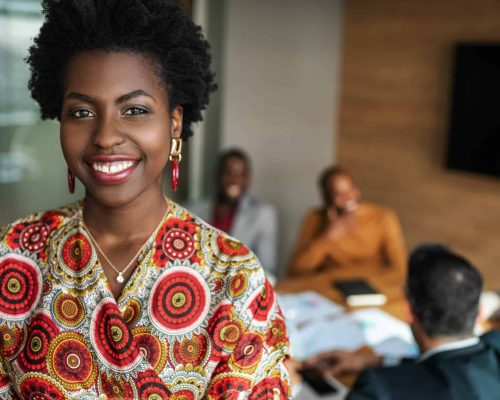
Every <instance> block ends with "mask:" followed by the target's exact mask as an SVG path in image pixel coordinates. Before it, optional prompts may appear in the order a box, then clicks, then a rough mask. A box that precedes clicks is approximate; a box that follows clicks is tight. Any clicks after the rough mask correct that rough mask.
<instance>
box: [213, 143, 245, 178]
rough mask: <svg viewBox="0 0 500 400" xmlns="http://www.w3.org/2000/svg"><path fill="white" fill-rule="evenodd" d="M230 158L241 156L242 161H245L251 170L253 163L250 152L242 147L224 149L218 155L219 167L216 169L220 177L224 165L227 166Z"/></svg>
mask: <svg viewBox="0 0 500 400" xmlns="http://www.w3.org/2000/svg"><path fill="white" fill-rule="evenodd" d="M230 158H239V159H240V160H241V161H243V162H244V163H245V167H246V169H247V172H250V169H251V165H250V157H249V156H248V154H247V153H245V152H244V151H243V150H241V149H238V148H232V149H228V150H225V151H223V152H222V153H220V154H219V157H217V167H216V170H215V171H216V174H217V177H219V176H220V175H221V174H222V172H223V171H224V167H225V166H226V163H227V160H229V159H230Z"/></svg>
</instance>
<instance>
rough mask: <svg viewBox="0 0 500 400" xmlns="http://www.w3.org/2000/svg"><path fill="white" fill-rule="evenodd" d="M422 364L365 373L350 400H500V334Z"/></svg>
mask: <svg viewBox="0 0 500 400" xmlns="http://www.w3.org/2000/svg"><path fill="white" fill-rule="evenodd" d="M480 339H481V340H480V342H479V343H478V344H476V345H473V346H469V347H466V348H463V349H458V350H449V351H445V352H442V353H437V354H435V355H433V356H431V357H429V358H428V359H426V360H424V361H422V362H409V363H404V364H400V365H398V366H396V367H389V368H384V367H383V368H375V369H372V370H367V371H365V372H363V373H362V374H361V375H360V377H359V378H358V380H357V381H356V383H355V384H354V387H353V388H352V390H351V392H350V393H349V395H348V397H347V400H367V399H377V400H417V399H418V400H423V399H425V400H457V399H460V400H462V399H463V400H496V399H500V332H489V333H487V334H486V335H483V336H482V337H481V338H480Z"/></svg>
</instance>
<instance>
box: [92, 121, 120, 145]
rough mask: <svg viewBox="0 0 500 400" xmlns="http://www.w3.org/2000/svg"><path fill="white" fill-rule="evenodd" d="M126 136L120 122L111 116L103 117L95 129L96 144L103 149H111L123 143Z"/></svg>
mask: <svg viewBox="0 0 500 400" xmlns="http://www.w3.org/2000/svg"><path fill="white" fill-rule="evenodd" d="M124 140H125V136H124V135H123V132H122V131H121V129H120V127H119V126H118V123H117V122H115V121H113V119H112V118H111V117H104V118H101V119H100V120H99V121H98V123H97V125H96V129H95V131H94V144H95V145H96V146H98V147H101V148H103V149H109V148H112V147H114V146H117V145H119V144H121V143H123V142H124Z"/></svg>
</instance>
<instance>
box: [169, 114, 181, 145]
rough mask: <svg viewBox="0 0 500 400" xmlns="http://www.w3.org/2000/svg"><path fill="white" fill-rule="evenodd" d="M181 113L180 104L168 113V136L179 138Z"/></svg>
mask: <svg viewBox="0 0 500 400" xmlns="http://www.w3.org/2000/svg"><path fill="white" fill-rule="evenodd" d="M182 115H183V109H182V107H181V106H177V107H175V108H174V110H173V111H172V112H171V113H170V137H171V138H176V139H178V138H180V137H181V133H182Z"/></svg>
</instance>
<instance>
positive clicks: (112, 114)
mask: <svg viewBox="0 0 500 400" xmlns="http://www.w3.org/2000/svg"><path fill="white" fill-rule="evenodd" d="M181 130H182V108H180V107H177V108H175V109H174V110H172V111H171V112H170V111H169V106H168V96H167V92H166V89H165V87H164V85H163V84H162V82H161V80H160V79H159V77H158V76H157V75H156V74H155V64H154V63H153V62H152V60H151V59H149V58H148V57H147V56H144V55H141V54H137V53H131V52H101V51H88V52H83V53H81V54H80V55H77V56H75V57H74V58H73V59H71V61H70V63H69V65H68V68H67V72H66V80H65V90H64V96H63V103H62V114H61V146H62V149H63V153H64V158H65V159H66V162H67V164H68V167H69V168H70V170H71V171H72V172H73V173H74V174H75V176H77V177H78V179H79V180H80V181H81V182H82V183H83V184H84V186H85V188H86V193H87V196H90V197H92V198H94V199H95V200H96V201H98V202H100V203H101V204H103V205H106V206H111V207H112V206H117V205H120V204H126V203H128V202H130V201H133V200H135V199H136V198H138V197H140V196H143V197H144V196H145V198H147V195H148V194H154V193H155V192H158V191H161V176H162V170H163V168H164V166H165V164H166V163H167V160H168V154H169V151H170V138H171V137H180V134H181Z"/></svg>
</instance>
